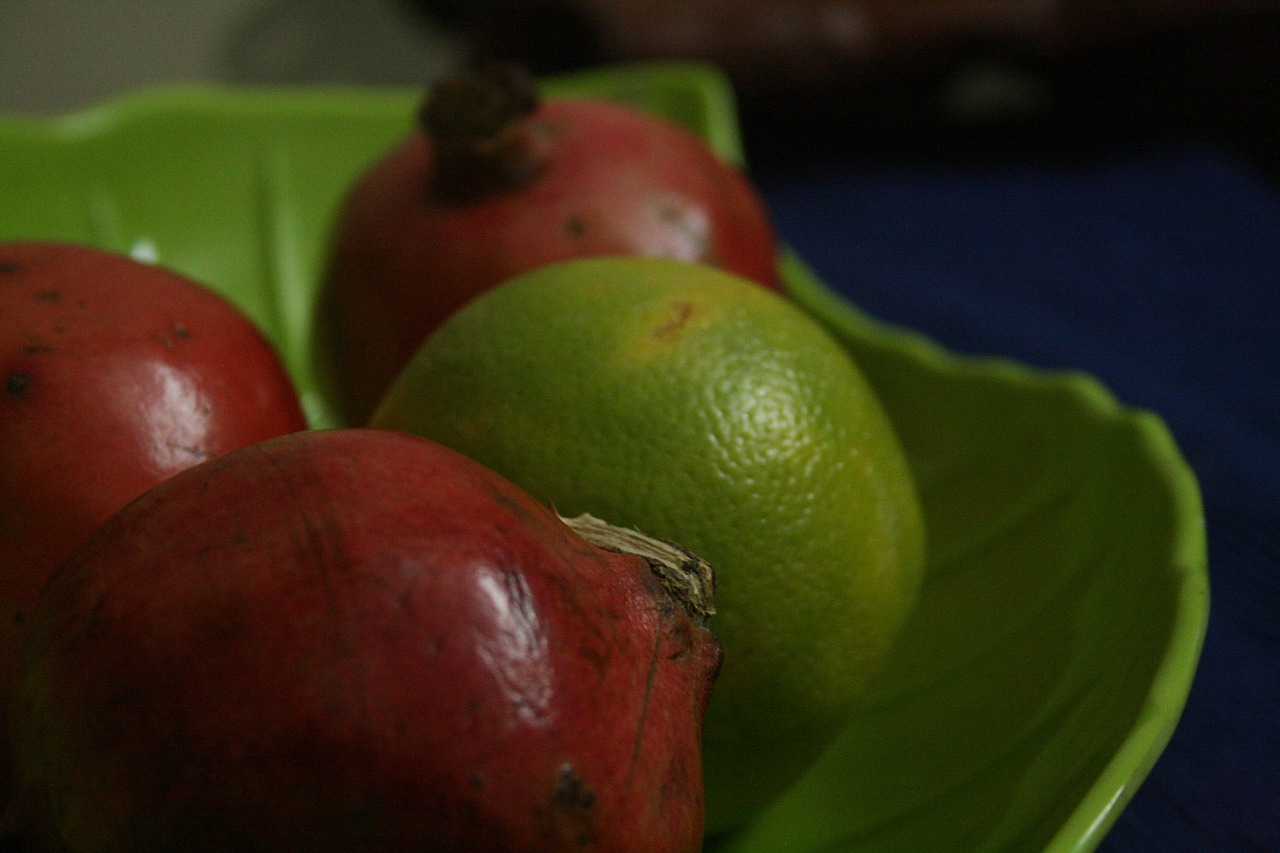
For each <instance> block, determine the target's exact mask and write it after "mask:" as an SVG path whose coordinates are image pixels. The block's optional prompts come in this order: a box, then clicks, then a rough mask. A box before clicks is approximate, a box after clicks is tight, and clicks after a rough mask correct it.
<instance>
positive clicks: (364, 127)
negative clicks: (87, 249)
mask: <svg viewBox="0 0 1280 853" xmlns="http://www.w3.org/2000/svg"><path fill="white" fill-rule="evenodd" d="M546 87H547V90H548V92H549V93H552V94H558V95H568V94H582V95H591V96H600V97H609V98H615V99H621V100H626V101H630V102H633V103H636V104H638V105H640V106H642V107H645V108H647V109H650V110H653V111H655V112H657V113H660V114H663V115H666V116H669V117H671V118H674V119H677V120H679V121H681V122H683V123H685V124H687V125H688V126H690V127H692V128H693V129H695V130H697V131H698V132H700V133H702V134H704V135H705V136H706V137H707V138H708V139H709V140H710V142H711V143H712V144H713V145H714V146H715V147H716V148H717V149H718V150H719V151H720V152H721V153H722V154H723V155H724V156H725V157H726V158H728V159H730V160H733V161H738V162H741V160H742V150H741V147H740V141H739V137H738V127H737V118H736V114H735V107H734V100H733V94H732V92H731V91H730V89H729V87H728V85H727V83H726V81H725V80H724V78H723V77H722V76H721V75H720V74H718V73H717V72H716V71H715V70H714V69H711V68H707V67H705V66H701V65H693V64H684V63H677V64H655V65H644V66H636V67H627V68H611V69H605V70H600V71H594V72H588V73H582V74H577V75H573V76H568V77H562V78H557V79H554V80H549V81H546ZM420 96H421V92H420V91H416V90H415V91H409V90H404V91H385V90H379V91H370V90H364V89H334V88H325V89H249V88H226V87H216V86H183V87H169V88H160V89H152V90H147V91H143V92H139V93H136V94H132V95H129V96H126V97H123V98H120V99H117V100H114V101H112V102H110V103H107V104H104V105H102V106H99V107H96V108H93V109H89V110H86V111H83V112H79V113H75V114H72V115H66V116H58V117H55V118H23V117H17V116H8V117H5V116H0V239H4V240H10V239H19V238H31V239H34V238H43V239H59V240H68V241H74V242H82V243H89V244H94V245H98V246H101V247H104V248H107V249H111V250H114V251H118V252H124V253H130V254H132V255H134V256H135V257H140V258H146V259H154V260H158V261H159V262H161V263H164V264H166V265H168V266H172V267H174V268H176V269H179V270H181V271H183V272H186V273H188V274H189V275H191V276H193V277H195V278H197V279H199V280H201V281H204V282H206V283H208V284H210V285H212V286H213V287H215V288H217V289H218V290H220V291H222V292H223V293H225V294H227V295H228V296H229V297H231V298H232V299H233V300H235V301H236V302H237V303H238V304H239V305H241V306H242V307H243V309H244V310H245V311H246V312H247V313H248V314H249V315H250V316H251V317H253V319H254V320H256V321H257V322H258V323H259V324H260V325H261V326H262V328H263V329H265V330H266V331H267V333H268V334H269V335H270V336H271V337H272V338H273V339H274V340H275V342H276V344H277V345H278V346H279V348H280V351H281V354H282V355H283V357H284V359H285V361H286V363H287V365H288V366H289V368H290V369H291V371H292V372H293V375H294V377H295V379H296V381H297V383H298V386H299V389H300V391H301V392H302V394H303V397H304V400H305V403H306V406H307V410H308V413H309V415H310V417H311V419H312V423H313V424H314V425H315V426H327V425H331V423H332V421H331V418H330V415H329V412H328V409H327V407H326V405H325V401H324V400H323V399H322V397H321V395H320V394H319V392H318V391H317V389H316V386H315V384H314V383H313V380H312V374H311V370H310V367H309V365H308V363H307V358H308V352H309V340H308V336H309V330H310V325H311V310H312V301H313V297H314V293H315V283H316V280H317V273H318V270H319V266H320V263H321V259H322V254H323V250H324V246H325V240H326V237H327V233H328V229H329V227H330V223H331V221H332V218H333V215H334V213H335V210H336V207H337V205H338V203H339V200H340V198H341V196H342V193H343V192H344V190H345V189H346V187H347V185H348V184H349V183H350V181H351V180H352V179H353V178H354V177H355V175H356V174H357V173H358V172H360V171H361V170H362V169H363V168H364V167H365V166H366V165H367V164H368V163H369V162H370V161H371V160H372V159H373V158H374V157H375V156H377V155H378V154H379V153H381V152H382V151H383V150H384V149H385V148H386V147H388V146H389V145H390V144H392V142H393V141H395V140H397V139H399V138H400V137H401V136H402V135H404V134H405V133H408V132H409V130H410V128H411V124H412V120H413V112H414V109H415V107H416V105H417V101H418V99H419V97H420ZM785 262H786V265H787V266H786V270H787V281H788V283H789V286H790V290H791V293H792V295H793V296H794V298H795V299H796V300H798V301H799V302H800V303H802V304H803V305H804V306H805V307H806V308H808V309H809V310H810V311H811V312H812V313H813V314H814V315H816V316H817V317H818V318H820V319H821V320H822V321H823V322H824V323H826V324H827V325H828V326H829V327H830V328H831V330H832V331H833V333H834V334H835V335H836V336H838V337H839V338H840V340H842V341H843V342H844V343H845V344H846V345H847V347H848V348H849V350H850V351H851V352H852V353H853V355H854V356H855V358H856V359H857V360H858V361H859V362H860V363H861V364H862V366H863V368H864V369H865V370H866V371H867V373H868V375H869V376H870V378H871V380H872V381H873V383H874V384H875V386H876V387H877V389H878V391H879V393H880V394H881V396H882V398H883V401H884V403H885V405H886V406H887V408H888V410H889V413H890V415H891V416H892V418H893V419H894V422H895V424H896V425H897V427H898V430H899V432H900V434H901V436H902V439H903V441H904V443H905V445H906V448H907V451H908V454H909V456H910V460H911V463H912V465H913V467H914V470H915V473H916V475H917V477H918V479H919V484H920V488H921V492H922V495H923V500H924V505H925V512H926V515H927V520H928V524H929V529H930V536H931V539H930V548H931V559H930V565H929V576H928V580H927V583H926V586H925V589H924V592H923V598H922V600H921V602H920V606H919V608H918V610H917V611H916V613H915V614H914V617H913V618H912V620H911V621H910V623H909V624H908V626H907V629H906V632H905V634H904V635H903V637H902V639H901V641H900V643H899V645H898V647H897V649H896V653H895V655H894V656H893V658H892V660H891V661H890V662H889V665H888V666H887V667H886V669H885V672H884V675H883V678H882V679H881V680H880V681H879V682H878V683H877V684H876V685H875V689H874V690H873V691H872V694H871V695H870V696H869V697H868V700H867V702H866V705H865V707H864V708H863V709H862V711H861V712H860V713H859V714H858V715H857V717H856V719H854V720H852V721H851V722H850V724H849V726H848V729H847V730H846V731H845V732H844V734H843V736H842V737H840V739H839V740H838V741H837V742H836V743H835V744H834V745H833V746H832V747H831V749H830V750H829V751H828V752H827V753H826V754H825V755H824V756H823V757H822V759H821V760H820V761H819V762H818V763H817V764H816V766H814V767H813V768H812V771H811V772H810V773H809V774H808V775H807V776H806V777H805V778H804V779H802V780H801V781H800V783H799V784H798V785H796V786H795V788H794V789H793V790H791V791H790V792H788V794H787V795H786V796H784V797H783V799H782V800H781V801H779V802H778V803H776V804H775V805H774V806H773V807H772V808H771V809H769V810H768V811H767V812H766V813H765V814H763V815H762V816H761V817H760V818H759V820H757V821H756V822H755V823H754V824H753V825H751V826H749V827H747V828H746V829H745V830H744V831H743V832H742V833H740V834H739V835H737V836H735V837H733V838H730V839H722V840H720V841H717V842H716V843H715V844H714V845H711V846H713V847H714V848H715V849H716V850H717V851H721V853H728V852H729V851H732V853H757V852H758V853H778V851H782V850H787V851H791V852H792V853H819V851H823V853H825V851H860V853H861V851H868V853H869V851H876V853H888V851H895V852H896V851H902V853H905V851H913V853H914V851H923V850H928V851H935V853H936V851H952V850H954V851H960V850H964V851H979V850H981V851H1011V853H1012V851H1017V853H1026V851H1053V853H1064V852H1065V851H1085V850H1091V849H1093V848H1094V847H1095V846H1096V845H1097V843H1098V841H1099V840H1100V839H1101V838H1102V836H1103V835H1104V834H1105V832H1106V830H1107V829H1108V828H1109V827H1110V826H1111V824H1112V823H1113V822H1114V820H1115V818H1116V816H1117V815H1118V814H1119V812H1120V810H1121V809H1122V808H1123V807H1124V805H1125V804H1126V803H1127V802H1128V801H1129V799H1130V797H1131V796H1132V795H1133V792H1134V790H1135V789H1136V788H1137V786H1138V785H1139V784H1140V783H1141V782H1142V780H1143V778H1144V777H1145V776H1146V774H1147V772H1148V771H1149V770H1150V768H1151V766H1152V764H1153V763H1154V762H1155V760H1156V758H1157V756H1158V755H1159V754H1160V752H1161V750H1162V749H1163V748H1164V746H1165V744H1166V743H1167V741H1168V738H1169V736H1170V735H1171V733H1172V731H1173V728H1174V725H1175V724H1176V722H1177V719H1178V717H1179V715H1180V713H1181V711H1182V707H1183V704H1184V702H1185V699H1186V696H1187V692H1188V689H1189V687H1190V683H1191V679H1192V675H1193V673H1194V670H1195V665H1196V661H1197V659H1198V656H1199V652H1200V646H1201V642H1202V639H1203V635H1204V629H1205V624H1206V620H1207V613H1208V584H1207V579H1206V557H1205V537H1204V527H1203V514H1202V510H1201V505H1200V497H1199V491H1198V487H1197V484H1196V481H1195V478H1194V476H1193V475H1192V473H1191V471H1190V470H1189V468H1188V467H1187V465H1186V463H1185V462H1184V461H1183V459H1182V457H1181V456H1180V454H1179V452H1178V449H1177V447H1176V446H1175V444H1174V442H1173V440H1172V438H1171V437H1170V435H1169V432H1168V431H1167V429H1166V428H1165V426H1164V425H1163V423H1162V422H1161V421H1160V420H1159V419H1158V418H1157V417H1156V416H1154V415H1152V414H1150V413H1145V412H1137V411H1132V410H1129V409H1126V408H1124V407H1122V406H1120V405H1119V404H1117V402H1116V401H1115V400H1114V399H1113V398H1112V397H1111V396H1110V395H1109V394H1108V392H1107V391H1106V390H1105V389H1103V388H1102V387H1101V386H1100V385H1099V384H1098V383H1097V382H1096V381H1094V380H1092V379H1090V378H1088V377H1086V376H1082V375H1062V374H1046V373H1041V372H1036V371H1033V370H1031V369H1028V368H1025V367H1022V366H1019V365H1017V364H1014V363H1011V362H1008V361H994V360H979V359H971V358H964V357H961V356H958V355H955V354H952V353H948V352H946V351H944V350H942V349H940V348H939V347H937V346H935V345H933V344H931V343H930V342H929V341H927V340H925V339H923V338H921V337H920V336H918V335H915V334H912V333H910V332H908V331H904V330H900V329H894V328H889V327H887V326H885V325H883V324H880V323H878V322H876V321H875V320H873V319H872V318H870V317H868V316H866V315H864V314H863V313H861V312H860V311H858V310H857V309H856V308H854V307H853V306H851V305H849V304H848V303H846V302H844V301H842V300H841V299H840V298H839V297H837V296H836V295H834V294H833V293H832V292H831V291H829V290H827V289H826V288H825V287H824V286H823V284H822V283H821V282H820V281H818V280H817V278H816V277H815V276H814V275H813V274H812V273H811V272H810V271H809V270H808V269H806V268H805V266H804V265H803V263H802V262H801V261H800V259H798V258H796V257H794V256H788V257H787V258H786V261H785Z"/></svg>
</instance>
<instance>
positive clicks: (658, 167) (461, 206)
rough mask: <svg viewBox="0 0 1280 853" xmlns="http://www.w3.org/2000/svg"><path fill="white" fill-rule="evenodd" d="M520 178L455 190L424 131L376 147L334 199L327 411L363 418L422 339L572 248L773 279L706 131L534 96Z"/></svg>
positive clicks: (744, 187)
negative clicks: (475, 190) (382, 150)
mask: <svg viewBox="0 0 1280 853" xmlns="http://www.w3.org/2000/svg"><path fill="white" fill-rule="evenodd" d="M523 123H524V124H523V127H522V128H521V133H522V134H523V135H524V137H525V138H526V144H527V145H528V146H529V147H532V148H536V149H538V150H536V151H535V152H534V156H535V157H536V158H537V160H538V162H537V165H536V166H535V171H537V170H540V171H538V174H537V176H536V177H535V178H534V179H533V180H532V181H531V182H529V183H527V184H525V185H523V186H520V187H516V188H512V189H507V190H504V191H500V192H493V193H488V194H481V195H480V196H479V197H478V198H475V199H470V198H463V199H461V200H459V199H458V198H456V197H455V196H454V194H452V193H450V192H448V191H447V187H441V186H440V184H439V181H438V175H437V174H436V156H435V146H434V145H433V141H432V138H431V136H430V135H429V134H428V133H426V132H419V133H417V134H415V135H412V136H410V137H408V138H407V139H405V140H403V142H402V143H400V144H399V145H398V146H396V147H395V148H394V149H393V150H391V151H390V152H388V153H387V154H386V155H384V156H383V157H382V158H381V159H380V160H378V161H377V162H375V163H374V164H373V165H372V167H371V168H370V169H369V170H368V171H367V172H365V173H364V174H363V175H362V176H361V177H360V178H359V179H358V180H357V181H356V182H355V184H354V185H353V186H352V188H351V190H350V191H349V193H348V195H347V197H346V199H345V201H344V204H343V206H342V208H341V210H340V213H339V219H338V222H337V224H336V228H335V230H334V233H333V239H332V244H331V248H330V256H329V261H328V265H327V268H326V271H325V273H324V277H323V281H322V285H321V297H320V317H319V325H318V333H317V340H318V343H319V344H320V346H321V347H322V350H321V352H320V353H319V361H320V368H321V373H322V377H327V378H328V384H330V385H331V386H332V394H333V396H334V397H335V400H336V404H337V408H338V410H339V411H338V414H339V416H340V417H341V418H342V419H343V420H344V421H345V422H346V423H348V424H353V425H354V424H363V423H364V422H365V420H366V419H367V418H368V416H369V414H370V413H371V412H372V410H373V408H374V407H375V406H376V404H377V402H378V401H379V400H380V399H381V396H382V394H383V393H384V392H385V390H386V388H387V387H388V386H389V385H390V384H391V381H392V380H393V379H394V378H395V376H396V375H397V373H398V372H399V371H400V369H401V368H402V367H403V366H404V364H405V363H406V362H407V361H408V360H409V358H410V357H411V356H412V355H413V353H414V351H415V350H416V349H417V348H418V346H419V345H420V344H421V342H422V341H423V340H424V339H425V338H426V337H427V335H429V334H430V333H431V331H433V330H434V329H435V328H437V327H438V326H439V325H440V324H441V323H442V322H443V321H444V320H445V319H446V318H448V317H449V316H450V315H452V314H453V313H454V312H455V311H457V309H459V308H460V307H462V305H464V304H466V303H467V302H469V301H470V300H471V299H472V298H474V297H476V296H478V295H479V294H480V293H482V292H484V291H485V290H487V289H489V288H491V287H493V286H495V285H497V284H499V283H501V282H502V281H505V280H506V279H508V278H510V277H512V276H514V275H516V274H518V273H522V272H525V271H528V270H530V269H535V268H537V267H540V266H543V265H545V264H548V263H551V262H554V261H560V260H568V259H570V258H575V257H581V256H584V255H602V254H603V255H614V254H640V255H652V256H659V257H671V258H675V259H678V260H685V261H693V262H700V263H708V264H713V265H716V266H719V267H722V268H724V269H727V270H729V271H731V272H734V273H737V274H739V275H742V276H744V277H746V278H748V279H751V280H754V281H757V282H759V283H761V284H762V285H764V286H766V287H768V288H771V289H774V290H779V289H780V287H781V285H780V283H779V282H780V280H779V277H778V269H777V241H776V238H775V235H774V232H773V229H772V225H771V223H770V221H769V218H768V215H767V212H766V210H765V208H764V205H763V203H762V201H761V199H760V197H759V195H758V193H757V192H756V190H755V189H754V187H753V186H752V185H751V184H750V183H749V182H748V180H747V179H746V177H745V176H744V175H743V174H742V173H741V172H739V171H738V170H736V169H734V168H733V167H731V166H729V165H727V164H725V163H724V162H723V161H721V160H720V159H718V158H717V156H716V155H715V154H714V153H713V151H712V150H711V149H710V148H709V147H708V145H707V144H706V142H705V141H704V140H703V139H702V138H701V137H698V136H696V135H695V134H693V133H692V132H690V131H689V130H687V129H685V128H683V127H681V126H679V125H677V124H675V123H673V122H671V121H667V120H665V119H661V118H658V117H655V116H653V115H650V114H647V113H644V112H641V111H640V110H637V109H635V108H632V107H629V106H625V105H622V104H617V103H612V102H607V101H602V100H590V99H548V100H546V101H544V102H542V103H541V104H540V105H539V106H538V107H537V108H536V110H535V111H534V112H533V113H532V114H531V115H530V116H528V117H526V118H524V119H523Z"/></svg>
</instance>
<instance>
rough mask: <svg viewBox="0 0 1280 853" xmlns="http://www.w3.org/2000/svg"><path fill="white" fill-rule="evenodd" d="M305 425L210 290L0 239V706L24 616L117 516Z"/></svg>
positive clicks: (265, 348)
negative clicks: (191, 473)
mask: <svg viewBox="0 0 1280 853" xmlns="http://www.w3.org/2000/svg"><path fill="white" fill-rule="evenodd" d="M305 425H306V424H305V422H304V419H303V415H302V411H301V409H300V407H299V403H298V398H297V394H296V392H295V390H294V387H293V385H292V383H291V381H290V379H289V377H288V376H287V375H286V373H285V370H284V368H283V367H282V365H281V363H280V361H279V359H278V357H277V355H276V352H275V350H274V349H273V348H272V346H271V344H270V343H269V342H268V341H267V340H266V339H265V338H264V337H263V336H262V334H261V333H260V332H259V331H258V329H257V328H256V327H255V326H254V325H253V324H252V323H251V322H250V321H249V320H248V319H247V318H246V317H245V316H244V315H242V314H241V313H240V312H239V311H238V310H237V309H236V308H235V307H234V306H233V305H232V304H231V303H229V302H227V301H226V300H225V299H223V298H222V297H221V296H218V295H216V294H214V293H213V291H211V290H208V289H206V288H205V287H203V286H201V285H199V284H197V283H196V282H193V281H191V280H190V279H188V278H186V277H184V276H181V275H179V274H177V273H175V272H173V271H171V270H168V269H164V268H162V267H158V266H153V265H150V264H145V263H141V262H138V261H134V260H132V259H130V258H128V257H125V256H122V255H116V254H112V253H110V252H106V251H102V250H99V249H95V248H91V247H89V246H79V245H72V244H60V243H42V242H16V243H3V244H0V700H3V697H4V696H6V695H7V685H8V683H9V679H10V678H11V672H12V669H13V663H14V657H15V655H16V653H17V648H18V646H19V644H20V643H21V636H22V632H23V624H22V623H23V619H24V615H25V613H26V611H27V609H28V608H29V606H30V605H31V603H32V602H33V601H34V600H35V597H36V594H37V593H38V592H39V590H40V587H41V586H43V585H44V582H45V580H46V579H47V578H48V576H49V575H50V573H52V572H53V570H54V569H55V568H56V567H57V565H58V564H59V563H61V562H62V561H63V560H64V559H65V558H66V557H67V556H68V555H69V554H70V553H71V552H72V551H73V550H74V549H75V548H76V547H77V546H78V545H79V544H80V543H81V542H83V541H84V540H85V539H87V538H88V536H89V535H90V534H91V533H92V532H93V531H94V530H96V529H97V527H98V526H99V525H101V524H102V523H103V522H104V521H105V520H106V519H107V518H108V516H110V515H111V514H112V513H114V512H115V511H116V510H118V509H120V508H121V507H123V506H124V505H125V504H126V503H128V502H129V501H131V500H133V499H134V498H136V497H137V496H138V495H140V494H142V493H143V492H144V491H146V490H147V489H148V488H150V487H151V486H154V485H155V484H156V483H159V482H160V481H162V480H164V479H165V478H167V477H169V476H171V475H173V474H175V473H177V472H178V471H182V470H184V469H186V468H190V467H191V466H192V465H195V464H197V463H199V462H202V461H204V460H205V459H208V458H210V457H213V456H218V455H219V454H222V453H225V452H227V451H229V450H234V449H235V448H238V447H243V446H245V445H247V444H252V443H254V442H256V441H261V440H263V439H265V438H269V437H271V436H275V435H279V434H281V433H286V432H291V431H294V430H299V429H302V428H303V427H304V426H305ZM0 752H3V741H0ZM2 764H4V762H3V761H0V765H2ZM3 795H7V785H6V784H5V783H4V782H3V781H0V797H2V796H3Z"/></svg>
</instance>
